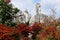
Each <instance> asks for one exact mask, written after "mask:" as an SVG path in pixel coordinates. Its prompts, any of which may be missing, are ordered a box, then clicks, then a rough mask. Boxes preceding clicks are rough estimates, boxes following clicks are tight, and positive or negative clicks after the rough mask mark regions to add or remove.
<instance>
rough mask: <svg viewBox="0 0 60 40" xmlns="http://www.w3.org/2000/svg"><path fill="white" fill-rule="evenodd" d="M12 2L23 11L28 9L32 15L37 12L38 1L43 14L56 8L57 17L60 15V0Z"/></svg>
mask: <svg viewBox="0 0 60 40" xmlns="http://www.w3.org/2000/svg"><path fill="white" fill-rule="evenodd" d="M11 3H12V4H13V6H15V7H17V8H18V9H20V10H22V11H24V10H28V12H29V13H30V14H31V15H32V16H34V15H35V14H36V7H35V6H36V3H40V5H41V12H42V13H43V14H46V15H50V14H51V13H52V11H51V9H56V10H55V11H56V18H58V17H60V0H11Z"/></svg>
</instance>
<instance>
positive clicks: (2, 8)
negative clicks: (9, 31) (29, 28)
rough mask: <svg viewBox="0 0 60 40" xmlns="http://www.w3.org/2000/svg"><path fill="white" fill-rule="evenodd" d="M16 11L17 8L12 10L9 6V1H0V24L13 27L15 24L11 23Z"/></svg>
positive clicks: (10, 5)
mask: <svg viewBox="0 0 60 40" xmlns="http://www.w3.org/2000/svg"><path fill="white" fill-rule="evenodd" d="M18 11H19V10H18V9H17V8H13V6H12V4H10V0H0V23H2V24H5V25H7V26H14V25H15V23H13V22H12V19H13V18H14V14H16V13H17V12H18Z"/></svg>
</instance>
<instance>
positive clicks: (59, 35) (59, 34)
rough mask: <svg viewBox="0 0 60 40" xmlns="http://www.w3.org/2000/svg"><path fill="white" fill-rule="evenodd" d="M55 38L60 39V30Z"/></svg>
mask: <svg viewBox="0 0 60 40" xmlns="http://www.w3.org/2000/svg"><path fill="white" fill-rule="evenodd" d="M55 38H57V39H58V38H60V30H58V31H56V32H55Z"/></svg>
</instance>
